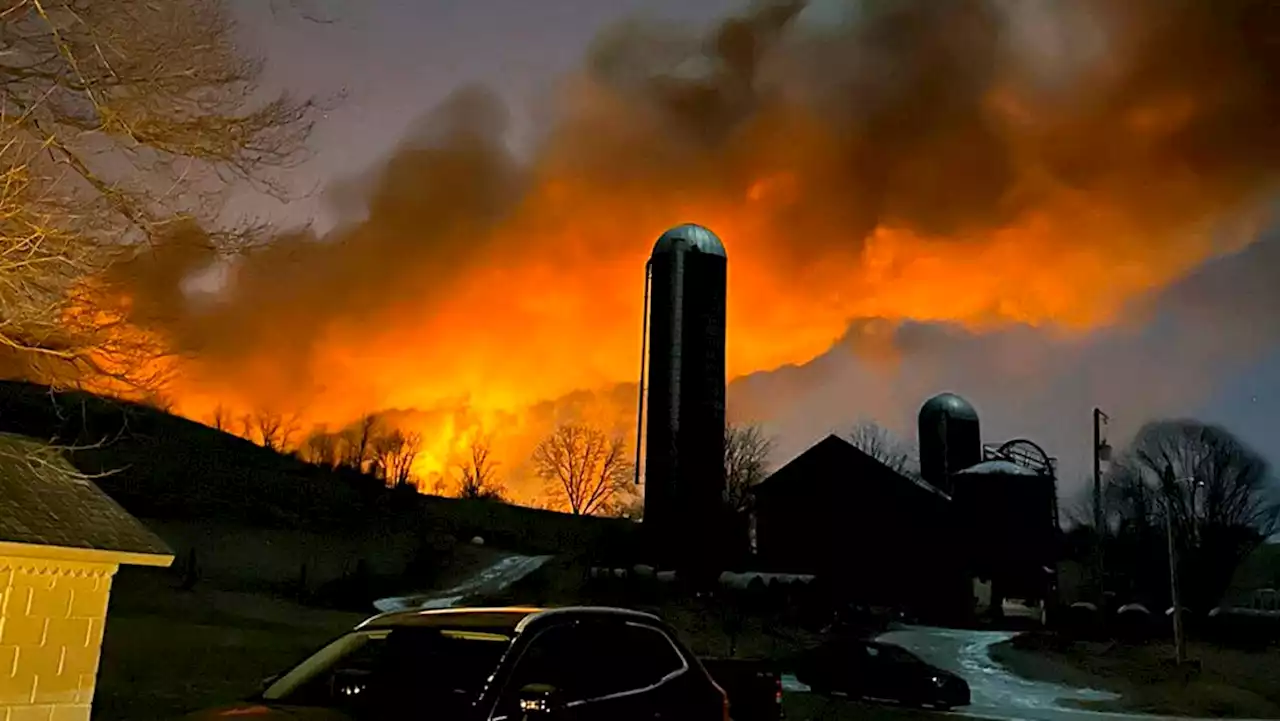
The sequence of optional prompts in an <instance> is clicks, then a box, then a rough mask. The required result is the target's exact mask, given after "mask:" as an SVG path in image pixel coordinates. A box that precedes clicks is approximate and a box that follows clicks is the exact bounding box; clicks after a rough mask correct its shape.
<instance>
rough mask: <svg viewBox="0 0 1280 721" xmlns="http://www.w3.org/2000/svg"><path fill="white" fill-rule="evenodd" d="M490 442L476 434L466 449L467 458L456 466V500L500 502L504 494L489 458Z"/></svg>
mask: <svg viewBox="0 0 1280 721" xmlns="http://www.w3.org/2000/svg"><path fill="white" fill-rule="evenodd" d="M490 451H491V449H490V442H489V439H488V438H487V437H485V436H484V435H480V434H478V435H477V436H476V438H474V439H473V440H472V441H471V444H470V446H469V447H468V448H467V458H466V459H465V460H463V461H462V462H461V463H459V464H458V498H471V499H476V500H482V501H502V500H504V497H505V493H504V492H503V488H502V485H501V484H500V483H498V480H497V473H496V471H497V465H498V464H497V463H494V462H493V460H492V459H491V458H490V455H491V452H490Z"/></svg>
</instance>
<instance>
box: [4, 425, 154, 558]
mask: <svg viewBox="0 0 1280 721" xmlns="http://www.w3.org/2000/svg"><path fill="white" fill-rule="evenodd" d="M0 499H3V503H0V543H18V544H31V545H39V546H56V547H60V548H72V549H83V550H90V551H107V552H115V553H125V554H138V555H144V556H169V557H172V556H173V551H172V550H171V549H170V548H169V547H168V546H167V545H165V543H164V541H162V540H160V538H159V537H157V536H156V535H155V534H154V533H152V532H151V531H150V530H148V529H147V527H146V526H144V525H142V523H141V522H140V521H138V519H136V518H134V517H133V516H131V515H130V514H129V513H128V512H127V511H125V510H124V509H123V508H121V507H120V504H118V503H116V502H115V501H114V500H112V499H111V497H110V496H108V495H107V494H106V493H103V492H102V490H101V489H99V488H98V487H97V485H95V484H94V483H93V481H92V480H90V479H89V478H87V477H85V476H84V475H83V474H81V473H80V472H78V471H77V470H76V469H75V467H74V466H72V465H71V463H70V461H68V460H67V458H66V456H65V455H64V454H63V452H62V450H61V449H58V448H56V447H54V446H51V445H49V444H47V443H43V442H41V441H38V440H35V439H33V438H28V437H25V436H18V435H13V434H9V433H0Z"/></svg>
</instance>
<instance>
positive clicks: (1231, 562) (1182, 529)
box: [1066, 419, 1280, 613]
mask: <svg viewBox="0 0 1280 721" xmlns="http://www.w3.org/2000/svg"><path fill="white" fill-rule="evenodd" d="M1102 505H1103V507H1102V513H1101V517H1102V518H1103V519H1104V526H1103V529H1102V533H1101V534H1099V533H1098V529H1097V528H1095V527H1094V523H1093V521H1092V520H1091V519H1092V518H1094V514H1093V506H1092V502H1089V503H1086V504H1084V505H1083V511H1084V512H1082V513H1078V514H1077V516H1078V517H1077V518H1076V519H1074V522H1073V524H1072V527H1071V528H1070V529H1069V530H1068V533H1067V548H1066V551H1067V554H1068V556H1069V557H1074V558H1076V559H1077V560H1079V561H1082V562H1084V563H1085V564H1087V565H1090V566H1093V567H1096V564H1097V563H1098V560H1097V557H1096V556H1095V554H1096V553H1097V552H1098V551H1099V550H1101V552H1102V564H1103V567H1104V568H1105V577H1104V579H1103V587H1104V588H1105V589H1106V590H1107V591H1108V592H1113V593H1115V597H1116V602H1117V603H1126V602H1131V601H1132V602H1141V603H1145V604H1149V605H1151V606H1152V607H1153V608H1159V609H1160V610H1161V611H1163V609H1165V608H1167V607H1168V605H1169V593H1170V590H1169V572H1170V560H1169V533H1170V527H1171V530H1172V535H1173V542H1174V550H1175V554H1174V555H1175V558H1176V567H1177V571H1178V573H1179V579H1180V581H1181V583H1180V590H1181V595H1182V604H1183V605H1184V606H1185V607H1187V608H1189V609H1191V610H1192V611H1195V612H1197V613H1201V612H1207V611H1208V610H1209V609H1211V608H1213V607H1214V606H1216V605H1218V604H1219V603H1220V602H1221V601H1222V600H1223V596H1224V594H1225V593H1226V592H1227V591H1228V590H1229V586H1230V584H1231V581H1232V577H1233V576H1234V574H1235V572H1236V569H1238V568H1239V567H1240V564H1241V563H1242V562H1243V561H1244V559H1245V558H1246V557H1247V556H1248V555H1249V554H1251V553H1252V552H1253V551H1254V550H1256V549H1257V548H1258V546H1260V545H1261V544H1262V543H1263V542H1264V541H1265V540H1266V539H1267V538H1268V537H1269V536H1271V535H1273V534H1274V533H1276V531H1277V529H1278V528H1280V526H1278V521H1280V498H1278V496H1277V487H1276V482H1275V478H1274V476H1273V475H1272V473H1271V469H1270V467H1269V466H1268V463H1267V461H1266V460H1265V459H1264V458H1262V456H1260V455H1259V454H1258V453H1257V452H1255V451H1254V450H1253V449H1251V448H1249V447H1248V446H1247V445H1246V444H1244V443H1243V442H1242V441H1241V440H1240V439H1239V438H1237V437H1236V436H1235V435H1234V434H1232V433H1231V432H1230V431H1228V430H1227V429H1225V428H1222V427H1221V426H1217V425H1213V424H1209V423H1203V422H1200V421H1196V420H1185V419H1178V420H1160V421H1153V422H1151V423H1148V424H1146V425H1145V426H1143V427H1142V429H1141V430H1139V431H1138V433H1137V435H1136V436H1135V437H1134V439H1133V441H1132V442H1131V443H1130V445H1129V446H1128V447H1127V448H1125V449H1124V450H1123V451H1122V452H1121V453H1120V454H1118V456H1117V457H1116V458H1115V460H1114V461H1113V462H1112V463H1111V464H1110V467H1109V468H1108V469H1107V472H1106V474H1105V475H1104V485H1103V493H1102ZM1099 538H1101V541H1099Z"/></svg>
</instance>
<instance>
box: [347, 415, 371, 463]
mask: <svg viewBox="0 0 1280 721" xmlns="http://www.w3.org/2000/svg"><path fill="white" fill-rule="evenodd" d="M377 429H378V417H377V416H376V415H373V414H369V415H367V416H364V417H363V418H361V419H360V420H359V421H357V422H356V423H355V424H353V425H351V426H350V427H348V428H347V429H345V430H344V431H343V432H342V444H341V445H342V462H341V463H340V465H342V466H344V467H346V468H350V469H351V470H354V471H359V472H360V473H368V472H369V470H370V467H371V465H372V463H373V460H374V459H373V439H374V437H375V436H376V435H377Z"/></svg>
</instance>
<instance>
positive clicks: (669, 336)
mask: <svg viewBox="0 0 1280 721" xmlns="http://www.w3.org/2000/svg"><path fill="white" fill-rule="evenodd" d="M727 264H728V256H727V255H726V253H725V249H724V244H722V243H721V242H720V239H719V238H717V237H716V235H715V233H712V232H711V231H710V230H707V229H706V228H704V227H702V226H700V225H692V224H687V225H681V226H678V227H675V228H672V229H671V230H668V231H667V232H666V233H663V234H662V236H661V237H660V238H658V242H657V243H656V244H655V245H654V246H653V254H652V255H651V256H650V258H649V262H648V264H647V267H646V276H647V282H646V286H645V287H646V300H647V303H646V305H647V308H646V311H647V313H648V315H647V321H648V339H649V348H650V350H649V360H648V388H647V396H646V395H645V388H644V383H645V379H644V378H643V377H642V378H641V388H642V391H641V397H642V401H644V400H645V399H646V398H647V404H646V405H647V407H648V413H647V416H648V418H647V421H648V423H647V434H646V440H645V454H644V455H645V459H644V478H645V503H644V527H645V536H646V537H647V538H648V540H649V544H650V545H649V548H650V552H651V554H652V556H653V560H654V562H655V563H657V564H659V565H662V566H664V567H668V568H671V567H679V566H681V565H689V566H694V565H696V566H699V567H704V568H711V567H713V566H714V564H716V563H717V562H718V561H719V558H718V554H719V551H720V547H721V545H722V542H723V540H724V539H723V532H724V529H722V528H721V526H722V520H723V519H722V514H723V500H722V499H723V494H724V484H725V478H724V424H725V420H724V393H725V367H724V362H725V361H724V355H725V290H726V274H727ZM642 371H643V368H642ZM644 410H645V406H644V405H642V406H641V423H642V424H643V423H644V421H645V415H646V414H645V413H644ZM691 570H692V568H691Z"/></svg>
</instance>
